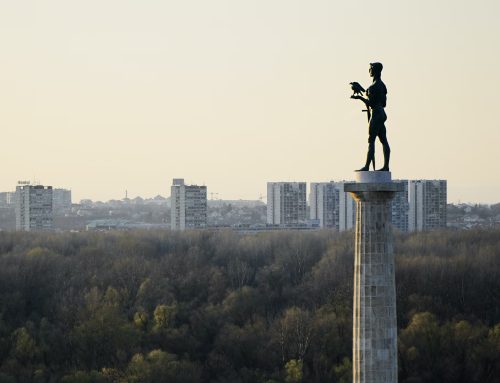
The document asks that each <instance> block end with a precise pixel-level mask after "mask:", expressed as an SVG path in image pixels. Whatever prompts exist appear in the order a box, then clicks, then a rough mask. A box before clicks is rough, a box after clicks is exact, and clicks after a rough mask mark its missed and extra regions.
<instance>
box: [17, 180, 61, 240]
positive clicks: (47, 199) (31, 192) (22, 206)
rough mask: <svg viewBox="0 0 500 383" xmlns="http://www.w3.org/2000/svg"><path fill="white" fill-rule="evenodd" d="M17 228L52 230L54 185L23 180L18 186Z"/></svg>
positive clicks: (24, 229) (23, 229)
mask: <svg viewBox="0 0 500 383" xmlns="http://www.w3.org/2000/svg"><path fill="white" fill-rule="evenodd" d="M15 200H16V201H15V203H16V230H22V231H35V230H51V229H52V216H53V201H52V186H42V185H30V184H29V183H27V182H21V183H19V184H18V186H17V187H16V198H15Z"/></svg>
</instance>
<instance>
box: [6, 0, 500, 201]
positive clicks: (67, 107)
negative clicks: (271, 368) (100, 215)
mask: <svg viewBox="0 0 500 383" xmlns="http://www.w3.org/2000/svg"><path fill="white" fill-rule="evenodd" d="M499 15H500V1H498V0H478V1H470V0H467V1H465V0H419V1H411V2H410V1H402V0H385V1H383V0H379V1H360V0H350V1H346V0H343V1H335V0H321V1H320V0H309V1H305V0H304V1H294V0H196V1H195V0H182V1H179V0H176V1H168V0H140V1H139V0H133V1H132V0H98V1H97V0H85V1H83V0H80V1H76V0H57V1H56V0H40V1H34V0H31V1H29V0H23V1H19V0H17V1H15V0H11V1H8V0H1V1H0V47H1V49H0V68H1V71H0V129H1V137H2V145H1V150H0V163H1V164H2V166H1V173H0V174H1V176H0V190H4V191H7V190H13V189H14V188H15V185H16V183H17V181H18V180H24V179H27V180H32V179H37V180H39V181H40V182H42V183H44V184H48V185H54V186H57V187H67V188H71V189H72V190H73V196H74V200H79V199H80V198H92V199H103V200H106V199H110V198H122V197H123V196H124V194H125V190H126V189H128V191H129V196H131V197H134V196H136V195H141V196H154V195H156V194H161V195H164V196H168V195H169V194H170V184H171V180H172V178H174V177H183V178H185V179H186V181H187V182H189V183H197V184H206V185H207V186H208V191H209V193H210V192H217V193H219V197H220V198H223V199H236V198H243V199H257V198H258V197H259V196H260V194H264V195H265V193H266V182H267V181H287V180H296V181H308V182H311V181H328V180H340V179H352V178H353V170H354V169H357V168H359V167H361V166H362V165H363V163H364V159H365V153H366V149H367V143H366V141H367V127H366V121H365V119H366V117H365V115H364V114H363V113H361V109H362V107H361V103H359V101H357V102H356V101H354V100H350V99H349V96H350V94H351V91H350V88H349V82H351V81H358V82H360V83H361V84H363V85H368V84H369V80H370V79H369V76H368V63H369V62H373V61H381V62H382V63H383V64H384V72H383V79H384V81H385V83H386V85H387V87H388V91H389V93H388V107H387V109H386V112H387V114H388V121H387V129H388V138H389V143H390V145H391V148H392V158H391V159H392V163H391V168H392V169H391V170H392V171H393V177H394V178H429V179H433V178H445V179H447V180H448V199H449V201H452V202H457V201H458V200H461V201H463V202H467V201H474V202H487V203H490V202H500V148H499V146H500V123H499V117H500V116H499V115H500V113H499V112H500V103H499V101H500V97H499V91H500V22H499ZM376 150H377V162H378V164H379V165H381V164H382V151H381V147H380V144H379V143H377V147H376Z"/></svg>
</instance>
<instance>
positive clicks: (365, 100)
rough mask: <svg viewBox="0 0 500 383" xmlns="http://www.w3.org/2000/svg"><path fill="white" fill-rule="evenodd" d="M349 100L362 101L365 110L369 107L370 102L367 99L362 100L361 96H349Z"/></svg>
mask: <svg viewBox="0 0 500 383" xmlns="http://www.w3.org/2000/svg"><path fill="white" fill-rule="evenodd" d="M351 98H353V99H355V100H361V101H363V102H364V104H365V105H366V107H367V108H368V107H369V106H370V101H369V100H368V99H367V98H364V97H362V96H351Z"/></svg>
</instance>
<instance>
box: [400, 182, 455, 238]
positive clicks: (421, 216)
mask: <svg viewBox="0 0 500 383" xmlns="http://www.w3.org/2000/svg"><path fill="white" fill-rule="evenodd" d="M408 200H409V205H410V208H409V212H408V230H409V231H425V230H433V229H439V228H445V227H446V204H447V183H446V180H411V181H409V182H408Z"/></svg>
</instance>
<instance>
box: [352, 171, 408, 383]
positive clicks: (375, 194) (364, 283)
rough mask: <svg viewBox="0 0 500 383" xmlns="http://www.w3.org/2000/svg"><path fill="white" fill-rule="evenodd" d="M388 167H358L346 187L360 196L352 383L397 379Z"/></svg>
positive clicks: (393, 190) (393, 381) (394, 188)
mask: <svg viewBox="0 0 500 383" xmlns="http://www.w3.org/2000/svg"><path fill="white" fill-rule="evenodd" d="M402 188H403V185H400V184H395V183H393V182H392V181H391V173H390V172H356V183H348V184H345V185H344V190H345V191H346V192H349V193H351V195H352V196H353V197H354V199H355V200H356V239H355V260H354V307H353V311H354V312H353V383H396V382H397V381H398V366H397V324H396V286H395V279H394V253H393V243H392V228H391V205H390V204H391V199H392V198H393V196H394V193H396V192H400V191H403V189H402Z"/></svg>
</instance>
